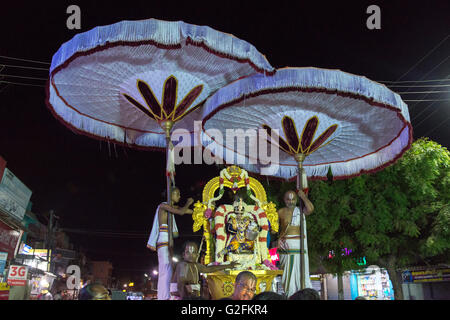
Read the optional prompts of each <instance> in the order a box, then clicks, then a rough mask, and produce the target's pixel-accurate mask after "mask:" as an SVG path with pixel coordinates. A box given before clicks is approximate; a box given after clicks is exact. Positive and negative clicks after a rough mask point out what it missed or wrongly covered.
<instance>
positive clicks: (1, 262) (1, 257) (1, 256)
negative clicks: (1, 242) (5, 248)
mask: <svg viewBox="0 0 450 320" xmlns="http://www.w3.org/2000/svg"><path fill="white" fill-rule="evenodd" d="M7 258H8V252H0V274H3V271H5V266H6V259H7Z"/></svg>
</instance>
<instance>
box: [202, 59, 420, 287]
mask: <svg viewBox="0 0 450 320" xmlns="http://www.w3.org/2000/svg"><path fill="white" fill-rule="evenodd" d="M239 129H244V130H248V132H250V131H252V130H254V131H255V130H258V129H263V130H264V131H265V132H267V134H268V138H267V140H264V141H261V139H260V140H259V141H258V147H259V148H261V146H262V145H264V143H266V144H267V141H271V142H273V144H275V145H276V148H275V151H276V152H277V153H278V155H279V158H278V159H276V160H274V161H272V163H271V164H270V165H275V166H276V167H277V169H276V171H273V172H272V173H271V174H270V175H272V176H274V177H278V178H284V179H289V180H293V179H295V178H297V188H298V189H307V179H306V177H308V178H310V179H326V178H327V173H328V171H329V169H330V168H331V172H332V175H333V177H334V178H335V179H345V178H350V177H354V176H358V175H360V174H362V173H369V172H375V171H377V170H380V169H382V168H384V167H386V166H388V165H390V164H392V163H393V162H395V161H396V160H397V159H398V158H400V157H401V156H402V154H403V153H404V152H405V151H406V150H407V149H408V148H409V147H410V145H411V142H412V127H411V124H410V121H409V114H408V109H407V105H406V104H405V103H404V102H403V101H402V99H401V98H400V96H399V95H398V94H396V93H394V92H392V91H390V90H389V89H388V88H387V87H385V86H384V85H382V84H379V83H376V82H373V81H371V80H369V79H367V78H365V77H362V76H356V75H352V74H349V73H345V72H342V71H339V70H326V69H318V68H284V69H279V70H277V72H276V74H275V75H273V76H271V77H265V76H260V75H253V76H249V77H246V78H243V79H240V80H238V81H235V82H233V83H231V84H229V85H227V86H225V87H224V88H222V89H220V90H218V91H217V92H216V93H215V94H214V95H212V96H211V97H210V98H208V100H207V102H206V103H205V106H204V109H203V121H202V131H203V132H202V139H203V143H204V145H205V146H206V147H207V148H208V149H210V150H212V152H213V153H214V154H215V155H216V156H219V157H221V158H224V159H225V162H226V163H233V164H238V165H239V166H241V167H243V168H245V169H246V170H248V171H251V172H255V173H258V174H261V173H263V171H262V170H263V169H267V167H268V165H267V163H264V161H261V159H260V153H259V152H258V153H256V154H255V152H253V151H254V150H255V149H254V148H253V149H252V147H254V146H255V144H256V142H255V141H256V140H253V142H249V143H247V142H246V145H245V146H244V147H243V146H242V145H240V146H239V145H238V146H235V141H234V137H233V139H232V140H231V141H227V140H226V136H227V130H233V131H234V132H235V133H236V132H238V130H239ZM211 132H213V133H214V134H211ZM218 133H220V134H221V135H222V137H223V139H217V136H218ZM241 133H247V132H243V131H241ZM255 134H256V133H254V134H253V135H255ZM251 135H252V133H248V136H251ZM243 141H244V140H241V142H243ZM261 142H262V144H260V143H261ZM241 144H242V143H241ZM273 144H272V145H273ZM252 150H253V151H252ZM230 151H231V155H232V157H231V158H230V157H227V154H226V152H230ZM258 151H259V150H258ZM278 151H279V152H278ZM265 161H266V160H265ZM252 162H253V163H252ZM272 168H273V167H272ZM265 174H267V173H265ZM300 221H301V222H303V218H302V219H301V220H300ZM300 230H301V232H302V233H303V232H304V229H303V227H301V229H300ZM301 238H302V239H303V234H302V236H301ZM301 244H302V246H303V241H301ZM301 253H302V269H301V270H304V268H303V266H304V255H303V254H304V252H303V247H302V248H301ZM303 285H304V274H302V287H303Z"/></svg>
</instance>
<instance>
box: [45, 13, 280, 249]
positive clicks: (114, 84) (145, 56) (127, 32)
mask: <svg viewBox="0 0 450 320" xmlns="http://www.w3.org/2000/svg"><path fill="white" fill-rule="evenodd" d="M259 72H260V73H264V74H268V75H269V74H273V73H274V72H275V70H274V69H273V68H272V67H271V66H270V64H269V63H268V62H267V60H266V59H265V57H264V56H263V55H262V54H260V53H259V52H258V51H257V50H256V49H255V48H254V47H253V46H252V45H251V44H249V43H248V42H246V41H243V40H240V39H238V38H236V37H234V36H233V35H231V34H226V33H222V32H219V31H216V30H214V29H212V28H210V27H207V26H196V25H191V24H187V23H184V22H182V21H177V22H168V21H160V20H155V19H149V20H141V21H122V22H119V23H115V24H112V25H109V26H101V27H96V28H94V29H92V30H90V31H87V32H84V33H81V34H78V35H76V36H75V37H74V38H73V39H71V40H69V41H68V42H66V43H64V44H63V45H62V46H61V47H60V48H59V50H58V51H57V52H56V54H55V55H54V56H53V59H52V64H51V68H50V77H49V81H48V86H47V90H48V94H47V105H48V107H49V109H50V110H51V112H52V113H53V114H54V116H55V117H57V118H58V119H59V120H60V121H61V122H62V123H63V124H64V125H66V126H68V127H69V128H71V129H72V130H74V131H76V132H78V133H81V134H84V135H88V136H91V137H94V138H98V139H105V140H108V141H112V142H114V143H117V144H122V145H126V146H129V147H134V148H144V149H150V148H159V149H162V150H164V148H166V150H167V151H168V156H167V159H168V160H170V158H171V156H170V154H171V153H170V152H169V150H170V149H173V146H171V142H170V139H171V132H172V130H174V129H185V130H187V131H188V132H190V133H192V132H193V125H194V124H193V123H194V120H200V118H201V112H200V111H199V106H200V105H201V104H202V103H203V102H204V100H205V99H206V98H207V97H208V96H210V95H211V94H212V93H214V92H215V91H216V90H217V89H219V88H220V87H222V86H224V85H226V84H228V83H230V82H231V81H234V80H236V79H238V78H240V77H242V76H247V75H250V74H253V73H259ZM172 156H173V155H172ZM167 164H168V165H167V171H168V176H170V177H171V179H172V183H173V184H174V179H173V174H174V166H173V162H171V161H167ZM169 186H170V181H169V178H168V182H167V189H168V192H167V194H168V202H169V203H170V192H169ZM171 222H172V219H169V223H171ZM169 230H170V231H172V229H171V227H170V226H169ZM170 235H171V232H170ZM170 242H171V243H172V240H170Z"/></svg>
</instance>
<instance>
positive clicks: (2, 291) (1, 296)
mask: <svg viewBox="0 0 450 320" xmlns="http://www.w3.org/2000/svg"><path fill="white" fill-rule="evenodd" d="M8 299H9V285H8V284H7V283H6V282H0V300H8Z"/></svg>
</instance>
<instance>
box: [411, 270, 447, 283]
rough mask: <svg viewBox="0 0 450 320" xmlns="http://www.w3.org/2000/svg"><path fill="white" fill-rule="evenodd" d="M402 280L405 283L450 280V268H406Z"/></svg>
mask: <svg viewBox="0 0 450 320" xmlns="http://www.w3.org/2000/svg"><path fill="white" fill-rule="evenodd" d="M402 280H403V283H418V282H439V281H450V269H448V268H447V269H428V270H416V271H410V270H405V271H403V272H402Z"/></svg>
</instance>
